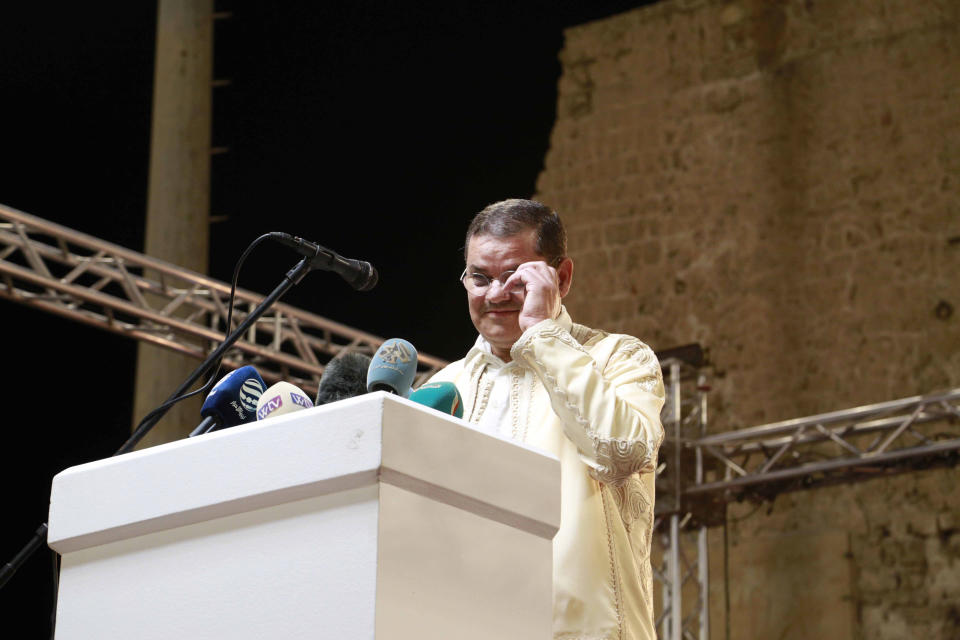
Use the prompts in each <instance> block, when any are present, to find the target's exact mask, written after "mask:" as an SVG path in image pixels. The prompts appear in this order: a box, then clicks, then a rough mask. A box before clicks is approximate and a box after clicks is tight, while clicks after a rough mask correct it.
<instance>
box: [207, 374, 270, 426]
mask: <svg viewBox="0 0 960 640" xmlns="http://www.w3.org/2000/svg"><path fill="white" fill-rule="evenodd" d="M266 388H267V385H266V383H264V381H263V378H261V377H260V374H259V373H257V370H256V369H255V368H253V367H251V366H250V365H247V366H245V367H240V368H239V369H234V370H233V371H231V372H230V373H228V374H227V375H225V376H223V377H222V378H221V379H220V381H219V382H217V384H215V385H214V386H213V389H211V390H210V393H209V394H207V399H206V400H204V401H203V407H201V409H200V415H202V416H203V418H204V419H203V422H201V423H200V424H199V425H198V426H197V428H196V429H194V430H193V431H191V432H190V437H191V438H192V437H193V436H196V435H200V434H203V433H208V432H210V431H216V430H217V429H225V428H227V427H235V426H237V425H238V424H243V423H245V422H252V421H253V417H254V415H255V414H256V411H257V401H258V400H259V399H260V394H262V393H263V390H264V389H266Z"/></svg>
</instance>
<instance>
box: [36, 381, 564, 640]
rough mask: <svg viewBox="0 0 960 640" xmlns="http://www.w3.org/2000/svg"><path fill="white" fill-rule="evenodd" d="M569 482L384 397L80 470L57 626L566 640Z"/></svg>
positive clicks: (57, 494) (89, 631)
mask: <svg viewBox="0 0 960 640" xmlns="http://www.w3.org/2000/svg"><path fill="white" fill-rule="evenodd" d="M559 487H560V469H559V463H558V462H557V460H556V458H553V457H552V456H549V455H545V454H543V453H541V452H537V451H535V450H533V449H530V448H526V447H522V446H517V445H516V444H514V443H511V442H507V441H504V440H500V439H498V438H494V437H491V436H488V435H486V434H483V433H480V432H478V431H476V430H473V429H472V428H470V427H469V426H466V425H465V423H463V422H462V421H461V420H457V419H456V418H452V417H450V416H444V415H442V414H440V413H438V412H436V411H433V410H431V409H427V408H424V407H421V406H419V405H416V404H414V403H412V402H410V401H408V400H405V399H402V398H398V397H396V396H391V395H388V394H385V393H376V394H370V395H366V396H361V397H358V398H353V399H351V400H346V401H342V402H338V403H334V404H331V405H326V406H322V407H316V408H314V409H309V410H305V411H301V412H297V413H293V414H287V415H284V416H279V417H277V418H274V419H271V420H265V421H263V422H259V423H254V424H250V425H244V426H241V427H235V428H233V429H229V430H224V431H218V432H214V433H211V434H207V435H204V436H200V437H197V438H192V439H189V440H183V441H179V442H174V443H169V444H166V445H161V446H158V447H154V448H151V449H146V450H144V451H138V452H133V453H129V454H125V455H123V456H117V457H115V458H110V459H107V460H101V461H97V462H93V463H89V464H86V465H80V466H78V467H73V468H71V469H67V470H66V471H64V472H62V473H60V474H58V475H57V476H56V477H55V478H54V482H53V490H52V493H51V507H50V520H49V523H50V530H49V535H48V540H49V544H50V546H51V547H52V548H53V549H54V550H56V551H58V552H59V553H61V555H62V562H61V575H60V588H59V596H58V606H57V633H56V637H57V638H58V640H73V639H76V638H104V637H130V638H151V639H152V638H171V637H188V638H200V639H205V638H231V639H233V638H267V637H283V638H377V639H381V640H387V639H389V640H394V639H397V640H399V639H406V638H418V639H422V638H437V639H439V638H445V639H446V638H463V639H468V640H469V639H473V638H477V639H478V640H479V639H480V638H484V639H489V638H491V637H496V638H518V639H519V638H524V639H529V638H543V639H544V640H547V639H549V638H550V637H551V619H552V543H551V541H552V538H553V535H555V533H556V531H557V528H558V527H559V518H560V495H559Z"/></svg>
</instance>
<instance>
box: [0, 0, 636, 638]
mask: <svg viewBox="0 0 960 640" xmlns="http://www.w3.org/2000/svg"><path fill="white" fill-rule="evenodd" d="M647 3H648V2H641V1H634V2H625V1H615V0H602V1H590V2H586V1H585V2H582V3H577V2H562V1H560V2H539V3H531V2H527V3H520V4H516V3H496V2H486V3H474V4H475V6H474V4H471V5H467V4H466V3H464V4H463V5H462V6H457V4H456V3H447V4H436V5H429V4H426V3H409V2H404V3H401V2H369V1H353V2H343V3H303V4H288V3H243V4H241V3H236V6H234V3H230V2H219V3H218V4H217V7H216V8H217V10H219V11H230V12H232V17H231V18H229V19H227V20H220V21H217V22H216V24H215V32H214V34H215V45H214V77H215V78H227V79H229V80H230V81H231V84H230V85H229V86H227V87H223V88H217V89H214V118H213V144H214V146H226V147H229V149H230V151H229V153H227V154H224V155H217V156H214V157H213V160H212V163H213V164H212V181H211V182H212V184H211V214H212V215H213V216H217V217H218V218H217V219H218V220H220V221H218V222H215V223H213V224H212V226H211V245H210V275H212V276H213V277H215V278H217V279H220V280H225V281H228V280H229V279H230V276H231V274H232V271H233V267H234V263H235V261H236V260H237V258H238V257H239V255H240V253H241V252H242V251H243V249H244V248H245V247H246V246H247V244H248V243H249V242H251V241H252V240H253V239H254V238H255V237H257V236H258V235H260V234H262V233H265V232H267V231H286V232H289V233H293V234H296V235H300V236H303V237H306V238H309V239H312V240H314V241H316V242H319V243H321V244H323V245H325V246H327V247H329V248H331V249H334V250H336V251H338V252H339V253H341V254H342V255H344V256H347V257H352V258H360V259H364V260H368V261H370V262H371V263H373V264H374V265H375V266H376V267H377V268H378V270H379V271H380V277H381V281H380V284H379V285H378V287H377V288H376V289H374V290H373V291H371V292H368V293H356V292H353V291H352V290H351V289H350V288H349V287H348V286H347V285H346V284H345V283H343V282H342V281H340V280H339V278H337V277H336V276H334V275H332V274H326V273H313V274H310V275H309V276H308V277H307V278H306V279H304V281H303V282H301V283H300V285H299V286H298V287H296V288H295V289H293V290H292V291H291V292H290V293H288V294H287V296H285V298H284V301H285V302H288V303H290V304H293V305H295V306H297V307H301V308H303V309H306V310H308V311H311V312H313V313H317V314H320V315H322V316H326V317H328V318H331V319H333V320H336V321H338V322H342V323H345V324H347V325H351V326H354V327H356V328H358V329H362V330H364V331H368V332H370V333H373V334H376V335H380V336H382V337H403V338H406V339H408V340H410V341H411V342H412V343H413V344H414V345H415V346H416V347H417V348H418V349H420V350H421V351H424V352H426V353H430V354H433V355H437V356H440V357H442V358H446V359H456V358H458V357H460V356H461V355H462V354H463V353H464V352H465V350H466V348H467V347H468V345H469V344H470V343H471V342H472V340H473V339H474V335H475V333H474V330H473V327H472V325H471V323H470V320H469V317H468V315H467V312H466V308H465V304H464V299H463V298H464V293H463V290H462V288H461V286H460V284H459V283H458V282H457V276H458V275H459V273H460V271H461V269H462V264H463V260H462V244H463V233H464V231H465V229H466V226H467V223H468V221H469V220H470V218H471V217H472V215H473V214H474V213H476V212H477V211H478V210H480V209H481V208H482V207H484V206H485V205H487V204H489V203H490V202H494V201H496V200H500V199H503V198H507V197H528V196H530V195H531V194H533V192H534V188H535V181H536V178H537V175H538V174H539V172H540V171H541V169H542V166H543V158H544V155H545V153H546V151H547V149H548V145H549V134H550V131H551V128H552V125H553V120H554V114H555V110H556V101H557V95H556V87H557V81H558V78H559V74H560V64H559V61H558V59H557V56H558V53H559V51H560V48H561V46H562V44H563V34H562V29H563V28H564V27H566V26H571V25H575V24H580V23H583V22H586V21H589V20H592V19H596V18H600V17H604V16H608V15H612V14H614V13H619V12H621V11H625V10H628V9H631V8H634V7H636V6H639V5H641V4H647ZM10 4H11V3H7V5H6V6H5V7H4V8H3V9H0V55H2V61H3V62H2V66H0V73H2V76H0V96H2V99H0V143H2V147H0V149H2V151H0V203H3V204H5V205H8V206H11V207H14V208H17V209H20V210H22V211H24V212H26V213H30V214H33V215H36V216H40V217H42V218H46V219H48V220H52V221H54V222H57V223H60V224H63V225H65V226H68V227H71V228H73V229H76V230H78V231H82V232H84V233H88V234H90V235H93V236H97V237H99V238H102V239H104V240H107V241H110V242H113V243H116V244H120V245H122V246H125V247H128V248H130V249H133V250H135V251H142V250H143V231H144V216H145V211H146V193H147V163H148V158H149V141H150V111H151V100H152V90H153V60H154V38H155V29H156V4H155V3H153V2H115V3H61V4H54V5H51V4H46V3H17V4H18V6H17V8H15V9H13V8H11V7H10ZM561 214H562V212H561ZM221 216H222V217H223V218H220V217H221ZM295 261H296V259H295V257H294V256H292V255H290V254H289V253H287V252H285V251H284V250H282V249H279V248H274V247H266V248H264V249H263V250H259V251H257V252H256V253H255V254H254V255H253V256H252V257H251V258H250V259H249V260H248V261H247V263H246V265H245V267H244V271H243V272H242V273H241V281H240V286H241V287H243V288H246V289H250V290H253V291H258V292H261V293H268V292H269V291H271V290H272V289H273V287H274V286H275V285H276V284H277V283H279V281H280V279H281V278H282V277H283V274H284V273H285V272H286V271H287V269H289V267H290V266H292V265H293V264H294V262H295ZM0 314H2V327H3V339H4V345H5V348H4V350H3V354H4V355H3V366H2V367H0V372H2V373H0V375H2V383H3V388H4V389H5V390H6V391H7V397H8V405H7V411H5V412H4V415H5V416H6V420H5V421H4V422H5V426H6V434H7V438H8V446H7V447H6V456H5V459H6V461H5V463H4V464H3V465H2V473H3V476H2V478H0V481H2V483H3V487H4V495H5V496H6V500H7V502H8V505H9V510H8V515H7V516H6V517H4V519H3V521H4V524H3V527H2V530H0V562H6V561H8V560H9V559H11V558H12V557H13V555H14V554H15V553H16V552H17V551H18V550H19V549H20V548H21V547H22V546H23V544H25V543H26V541H27V540H28V539H29V537H30V535H31V533H32V532H33V531H34V530H35V529H36V527H37V525H39V524H40V523H42V522H45V521H46V518H47V507H48V499H49V491H50V479H51V478H52V477H53V475H54V474H56V473H58V472H59V471H61V470H63V469H65V468H67V467H70V466H73V465H76V464H80V463H83V462H88V461H91V460H95V459H99V458H103V457H107V456H109V455H111V454H112V453H113V452H114V451H115V450H116V449H117V448H118V447H119V446H120V445H121V444H122V443H123V442H124V441H125V440H126V437H127V436H128V435H129V430H130V425H131V422H132V420H133V419H134V418H135V416H132V415H131V413H132V398H133V383H134V380H133V377H134V365H135V356H136V344H135V343H134V341H132V340H129V339H126V338H122V337H119V336H116V335H114V334H111V333H108V332H105V331H100V330H97V329H93V328H89V327H85V326H82V325H79V324H76V323H72V322H70V321H68V320H65V319H63V318H60V317H58V316H54V315H50V314H46V313H43V312H39V311H34V310H32V309H30V308H28V307H25V306H21V305H17V304H15V303H13V302H9V301H7V300H0ZM171 391H172V390H171ZM139 417H142V416H136V418H139ZM198 422H199V416H198ZM50 566H51V554H50V553H49V552H48V551H47V550H46V549H42V550H41V551H40V552H38V553H36V554H35V555H34V556H33V557H32V558H31V559H30V560H29V562H28V563H27V564H26V565H25V566H24V567H23V568H22V569H20V571H19V572H18V573H17V574H16V575H15V576H14V577H13V579H12V580H11V581H10V583H8V585H7V586H6V587H5V588H4V589H3V590H2V591H0V619H3V620H4V621H5V622H6V624H8V625H11V626H12V627H15V628H16V627H19V628H20V629H22V630H23V631H22V632H18V633H17V637H45V636H47V635H48V634H49V618H50V613H51V611H52V606H53V586H52V585H53V583H52V578H51V571H50V569H49V568H50Z"/></svg>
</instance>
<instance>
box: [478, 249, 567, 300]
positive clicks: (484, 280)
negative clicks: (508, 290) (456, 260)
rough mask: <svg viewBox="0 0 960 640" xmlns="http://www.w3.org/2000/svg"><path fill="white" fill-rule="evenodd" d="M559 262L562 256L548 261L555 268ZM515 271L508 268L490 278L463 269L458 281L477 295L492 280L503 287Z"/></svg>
mask: <svg viewBox="0 0 960 640" xmlns="http://www.w3.org/2000/svg"><path fill="white" fill-rule="evenodd" d="M561 262H563V256H559V257H557V258H554V259H553V260H551V261H550V262H549V265H550V266H551V267H553V268H556V267H557V265H558V264H560V263H561ZM516 272H517V270H516V269H510V270H509V271H504V272H503V273H501V274H500V275H498V276H497V277H496V278H491V277H490V276H488V275H486V274H485V273H477V272H473V273H467V270H466V269H464V270H463V273H461V274H460V282H462V283H463V286H464V288H465V289H466V290H467V291H469V292H470V293H472V294H473V295H477V296H479V295H483V294H485V293H486V292H487V289H489V288H490V286H491V285H492V284H493V283H494V282H497V283H499V284H500V286H501V287H503V286H504V284H506V282H507V280H509V279H510V276H512V275H513V274H515V273H516Z"/></svg>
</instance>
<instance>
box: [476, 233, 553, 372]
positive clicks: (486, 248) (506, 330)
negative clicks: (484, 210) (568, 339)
mask: <svg viewBox="0 0 960 640" xmlns="http://www.w3.org/2000/svg"><path fill="white" fill-rule="evenodd" d="M536 246H537V240H536V230H535V229H528V230H527V231H522V232H520V233H518V234H516V235H512V236H507V237H505V238H498V237H496V236H491V235H477V236H474V237H472V238H470V244H469V245H468V246H467V273H482V274H484V275H487V276H490V277H491V278H496V277H498V276H499V275H500V274H501V273H503V272H504V271H510V270H513V269H516V268H517V267H518V266H520V265H521V264H523V263H524V262H532V261H536V260H543V256H541V255H538V254H537V251H536ZM523 298H524V292H523V289H522V288H521V289H520V290H519V291H516V290H515V291H505V290H504V289H503V287H501V286H499V283H495V284H493V285H492V286H490V287H489V288H488V289H487V291H486V293H485V294H483V295H474V294H472V293H470V292H469V291H468V292H467V304H468V306H469V307H470V319H471V320H473V326H475V327H476V328H477V331H478V332H479V333H480V335H482V336H483V337H484V338H485V339H486V340H487V342H489V343H490V346H491V347H492V348H493V352H494V353H495V354H498V355H501V354H503V353H504V352H506V353H507V354H509V352H510V347H512V346H513V343H514V342H516V341H517V339H518V338H520V335H521V334H522V333H523V332H522V331H521V330H520V321H519V316H520V309H522V308H523ZM501 357H502V355H501Z"/></svg>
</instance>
